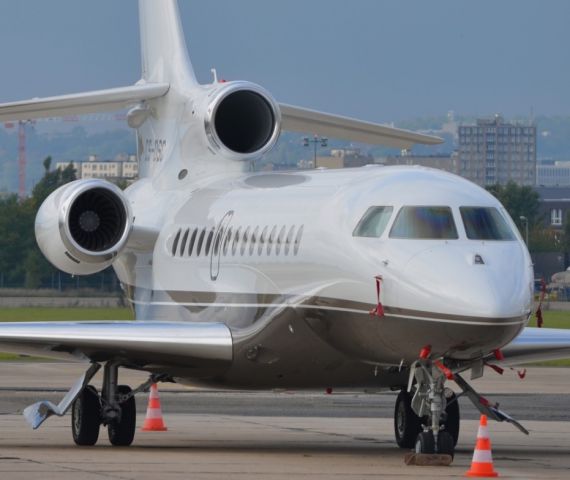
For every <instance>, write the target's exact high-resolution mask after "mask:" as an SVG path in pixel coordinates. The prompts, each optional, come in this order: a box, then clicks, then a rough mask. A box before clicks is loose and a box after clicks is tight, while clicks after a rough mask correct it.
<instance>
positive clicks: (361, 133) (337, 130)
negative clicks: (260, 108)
mask: <svg viewBox="0 0 570 480" xmlns="http://www.w3.org/2000/svg"><path fill="white" fill-rule="evenodd" d="M279 107H280V108H281V118H282V124H283V129H284V130H290V131H293V132H311V133H313V134H316V135H326V136H329V137H333V138H341V139H343V140H350V141H353V142H363V143H369V144H371V145H386V146H388V147H393V148H411V147H412V146H413V145H415V144H417V143H420V144H424V145H436V144H439V143H443V139H441V138H439V137H434V136H431V135H424V134H422V133H416V132H411V131H409V130H402V129H400V128H393V127H387V126H385V125H379V124H377V123H371V122H365V121H363V120H357V119H355V118H350V117H343V116H341V115H333V114H330V113H324V112H318V111H316V110H309V109H307V108H302V107H295V106H293V105H286V104H283V103H282V104H279Z"/></svg>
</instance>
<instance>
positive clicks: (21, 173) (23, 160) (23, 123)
mask: <svg viewBox="0 0 570 480" xmlns="http://www.w3.org/2000/svg"><path fill="white" fill-rule="evenodd" d="M125 119H126V115H125V114H123V113H119V114H115V115H106V114H103V115H86V116H83V117H81V118H80V117H79V116H77V115H70V116H67V117H61V118H57V119H56V118H51V117H50V118H46V119H43V121H54V120H55V121H63V122H79V121H101V120H106V121H108V120H114V121H121V122H122V121H125ZM40 121H41V120H40ZM35 123H36V120H19V121H18V122H17V124H18V196H19V197H20V198H25V197H26V164H27V156H26V127H27V126H28V125H34V124H35ZM15 126H16V123H15V122H5V123H4V128H6V129H11V128H14V127H15Z"/></svg>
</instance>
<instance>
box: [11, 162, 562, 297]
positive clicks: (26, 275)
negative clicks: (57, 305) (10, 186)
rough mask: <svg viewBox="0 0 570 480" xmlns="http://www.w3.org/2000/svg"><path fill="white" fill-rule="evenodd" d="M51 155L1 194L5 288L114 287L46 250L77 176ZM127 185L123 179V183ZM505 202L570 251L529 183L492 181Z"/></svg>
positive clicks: (540, 239) (537, 241) (547, 248)
mask: <svg viewBox="0 0 570 480" xmlns="http://www.w3.org/2000/svg"><path fill="white" fill-rule="evenodd" d="M51 163H52V159H51V157H47V158H46V159H45V160H44V162H43V167H44V173H43V176H42V178H41V179H40V181H39V182H38V183H37V184H36V185H35V186H34V188H33V190H32V192H31V195H30V196H29V197H27V198H24V199H20V198H18V197H17V196H16V195H8V196H4V197H2V198H0V288H5V287H16V288H22V287H24V288H56V289H67V288H77V287H85V288H96V289H104V290H115V289H117V288H118V281H117V279H116V277H115V274H114V272H113V270H112V268H108V269H106V270H104V271H103V272H100V273H98V274H94V275H88V276H85V277H79V276H77V277H73V276H71V275H68V274H64V273H63V272H60V271H59V270H58V269H56V268H55V267H53V266H52V265H51V264H50V263H49V262H48V261H47V260H46V259H45V257H44V256H43V254H42V253H41V251H40V249H39V248H38V246H37V243H36V239H35V235H34V221H35V217H36V213H37V211H38V209H39V207H40V206H41V204H42V203H43V201H44V200H45V199H46V198H47V197H48V196H49V195H50V193H52V192H53V191H54V190H56V189H57V188H59V187H60V186H61V185H64V184H66V183H68V182H71V181H73V180H75V179H76V171H75V169H74V168H73V165H72V164H70V165H68V166H67V167H66V168H64V169H53V170H52V169H51ZM120 186H121V187H123V188H124V185H120ZM488 191H489V192H490V193H491V194H493V195H494V196H495V197H496V198H498V199H499V201H500V202H501V203H502V204H503V205H504V206H505V208H506V210H507V211H508V212H509V214H510V215H511V217H512V219H513V220H514V222H515V223H516V224H517V226H518V228H519V230H520V231H521V234H522V236H523V238H524V237H525V227H526V225H525V224H524V222H525V220H522V219H521V217H524V218H526V219H527V220H528V226H529V246H530V250H531V251H532V252H560V253H563V254H564V255H565V257H569V252H570V218H569V219H568V220H569V221H566V222H565V231H562V232H555V231H553V230H551V229H549V228H548V227H547V226H546V225H547V222H546V221H545V220H546V219H545V218H543V216H542V215H541V213H540V202H539V196H538V193H537V192H536V191H535V190H534V189H533V188H532V187H529V186H519V185H517V184H515V183H514V182H510V183H508V184H507V185H494V186H491V187H488Z"/></svg>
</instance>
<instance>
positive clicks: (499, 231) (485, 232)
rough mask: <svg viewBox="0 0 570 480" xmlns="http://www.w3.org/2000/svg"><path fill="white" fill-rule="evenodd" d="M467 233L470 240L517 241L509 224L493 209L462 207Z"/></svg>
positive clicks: (462, 216) (460, 209)
mask: <svg viewBox="0 0 570 480" xmlns="http://www.w3.org/2000/svg"><path fill="white" fill-rule="evenodd" d="M459 211H460V212H461V218H462V219H463V225H465V233H466V234H467V238H468V239H470V240H515V235H514V233H513V232H512V230H511V229H510V228H509V226H508V225H507V222H506V221H505V219H504V218H503V217H502V215H501V214H500V213H499V211H498V210H497V209H496V208H493V207H460V208H459Z"/></svg>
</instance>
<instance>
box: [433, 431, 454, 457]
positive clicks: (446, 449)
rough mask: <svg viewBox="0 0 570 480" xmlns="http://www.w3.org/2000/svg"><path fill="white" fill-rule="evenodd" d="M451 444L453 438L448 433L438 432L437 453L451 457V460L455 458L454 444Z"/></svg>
mask: <svg viewBox="0 0 570 480" xmlns="http://www.w3.org/2000/svg"><path fill="white" fill-rule="evenodd" d="M453 442H454V440H453V436H452V435H451V434H450V433H449V432H446V431H445V430H444V431H442V432H439V434H438V435H437V453H439V454H441V455H451V458H453V457H454V456H455V444H454V443H453Z"/></svg>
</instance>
